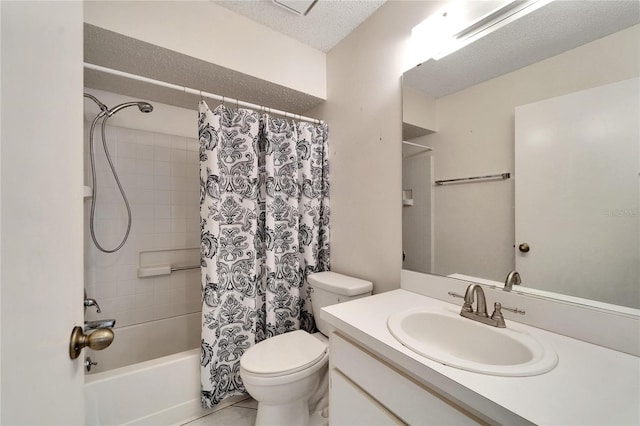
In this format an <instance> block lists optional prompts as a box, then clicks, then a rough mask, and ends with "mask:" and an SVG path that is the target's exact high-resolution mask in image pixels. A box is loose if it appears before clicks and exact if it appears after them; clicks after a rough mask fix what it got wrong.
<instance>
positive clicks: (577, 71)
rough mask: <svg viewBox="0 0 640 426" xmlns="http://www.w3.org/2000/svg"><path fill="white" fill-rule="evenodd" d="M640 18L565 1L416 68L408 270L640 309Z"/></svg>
mask: <svg viewBox="0 0 640 426" xmlns="http://www.w3.org/2000/svg"><path fill="white" fill-rule="evenodd" d="M639 22H640V10H639V3H638V2H635V1H589V2H564V1H554V2H550V3H546V4H544V5H543V6H542V7H539V8H538V9H536V10H534V11H532V12H531V13H529V14H527V15H525V16H523V17H521V18H519V19H517V20H514V21H513V22H510V23H509V24H507V25H504V26H502V27H501V28H498V29H495V30H494V31H492V32H491V33H490V34H488V35H486V36H484V37H482V38H479V39H478V40H476V41H474V42H473V43H469V44H468V45H466V46H465V47H463V48H461V49H459V50H457V51H455V52H453V53H451V54H449V55H447V56H444V57H442V58H440V59H438V60H433V59H430V60H428V61H426V62H424V63H422V64H421V65H419V66H417V67H415V68H413V69H411V70H409V71H407V72H406V73H405V74H404V76H403V188H402V190H403V191H402V193H403V201H402V203H403V207H402V209H403V250H404V263H403V267H404V269H409V270H414V271H418V272H425V273H432V274H438V275H446V276H453V277H454V278H456V277H457V278H461V279H467V280H474V281H477V282H481V283H482V282H484V283H489V284H494V285H497V286H502V285H503V283H504V281H505V278H506V276H507V274H508V273H509V272H510V271H512V270H514V269H515V270H518V271H519V272H521V275H522V285H521V286H517V287H516V288H514V290H518V291H520V290H522V291H525V292H530V293H533V294H540V295H545V296H551V297H554V294H556V295H567V296H569V297H564V299H565V300H567V299H569V300H571V298H581V299H588V300H589V301H595V302H596V303H595V304H596V306H600V307H605V308H606V307H612V306H608V305H607V304H609V305H617V306H621V307H627V308H634V309H638V308H640V251H639V247H640V185H639V182H638V176H639V172H640V126H638V117H639V116H640V113H639V112H638V104H639V99H640V83H639V81H640V80H639V77H640V53H639V52H640V25H639ZM488 176H492V177H488ZM467 178H474V179H471V180H466V179H467ZM475 178H480V179H475ZM458 179H465V180H458ZM451 180H453V181H451ZM439 181H445V182H439ZM438 183H442V184H438ZM471 277H473V278H471ZM487 280H488V281H487ZM558 297H560V296H558ZM574 300H578V299H574ZM623 310H624V309H623ZM627 311H628V312H637V311H634V310H633V309H631V310H627Z"/></svg>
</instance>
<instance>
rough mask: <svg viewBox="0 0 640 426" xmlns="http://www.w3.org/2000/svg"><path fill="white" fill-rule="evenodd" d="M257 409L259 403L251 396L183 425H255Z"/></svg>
mask: <svg viewBox="0 0 640 426" xmlns="http://www.w3.org/2000/svg"><path fill="white" fill-rule="evenodd" d="M257 411H258V403H257V402H256V401H255V400H254V399H253V398H249V399H245V400H244V401H240V402H236V403H235V404H233V405H231V406H230V407H225V408H223V409H222V410H219V411H216V412H214V413H211V414H208V415H206V416H204V417H200V418H199V419H195V420H193V421H191V422H189V423H185V425H183V426H254V424H255V423H256V413H257Z"/></svg>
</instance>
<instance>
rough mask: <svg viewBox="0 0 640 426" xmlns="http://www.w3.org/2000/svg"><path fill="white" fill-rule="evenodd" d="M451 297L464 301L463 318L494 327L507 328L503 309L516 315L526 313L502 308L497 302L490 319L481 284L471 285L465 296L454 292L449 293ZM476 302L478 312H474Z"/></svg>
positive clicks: (520, 310) (461, 312)
mask: <svg viewBox="0 0 640 426" xmlns="http://www.w3.org/2000/svg"><path fill="white" fill-rule="evenodd" d="M449 295H451V296H453V297H460V298H463V299H464V304H463V305H462V309H461V310H460V315H461V316H463V317H465V318H469V319H471V320H473V321H478V322H481V323H483V324H487V325H491V326H493V327H499V328H505V327H506V326H507V325H506V324H505V322H504V317H503V316H502V309H506V310H507V311H510V312H513V313H516V314H521V315H524V314H525V311H523V310H522V309H518V308H508V307H506V306H502V304H501V303H499V302H496V303H494V304H493V308H494V309H493V313H492V314H491V317H489V315H488V314H487V299H486V297H485V295H484V290H482V287H481V286H480V285H479V284H469V287H467V291H466V292H465V293H464V296H461V295H459V294H457V293H454V292H449ZM476 300H477V302H476V310H475V311H474V310H473V303H474V301H476Z"/></svg>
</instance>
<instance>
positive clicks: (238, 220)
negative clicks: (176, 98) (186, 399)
mask: <svg viewBox="0 0 640 426" xmlns="http://www.w3.org/2000/svg"><path fill="white" fill-rule="evenodd" d="M198 132H199V137H200V223H201V237H202V244H201V270H202V294H203V305H202V352H201V373H202V374H201V382H202V394H201V398H202V405H203V406H204V407H207V408H209V407H213V406H215V405H216V404H218V403H219V402H220V401H222V400H223V399H224V398H226V397H228V396H231V395H237V394H242V393H245V389H244V386H243V384H242V380H241V379H240V357H241V356H242V354H243V353H244V352H245V351H246V350H247V349H248V348H249V347H251V346H252V345H254V344H255V343H258V342H260V341H261V340H264V339H266V338H268V337H272V336H275V335H278V334H281V333H286V332H288V331H293V330H297V329H303V330H307V331H309V332H313V331H314V329H315V323H314V319H313V314H312V311H311V300H310V288H309V287H308V285H307V280H306V278H307V276H308V275H309V274H310V273H313V272H319V271H325V270H328V269H329V206H328V201H329V200H328V193H329V177H328V160H327V157H328V150H327V126H326V125H324V124H312V123H305V122H299V123H294V122H292V121H289V120H286V119H281V118H274V117H271V116H269V115H267V114H262V115H259V114H258V113H257V112H255V111H251V110H247V109H238V110H232V109H229V108H227V107H226V106H224V105H220V106H218V107H217V108H216V109H215V110H214V111H212V110H210V109H209V107H208V106H207V104H206V103H205V102H204V101H201V102H200V105H199V118H198Z"/></svg>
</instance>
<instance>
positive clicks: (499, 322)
mask: <svg viewBox="0 0 640 426" xmlns="http://www.w3.org/2000/svg"><path fill="white" fill-rule="evenodd" d="M491 319H492V320H493V321H494V323H495V326H496V327H499V328H506V327H507V325H506V324H505V322H504V317H503V316H502V305H501V304H500V302H496V303H494V304H493V313H492V314H491Z"/></svg>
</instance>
